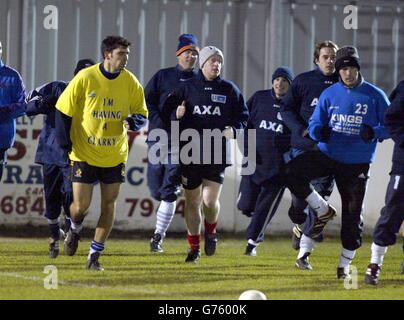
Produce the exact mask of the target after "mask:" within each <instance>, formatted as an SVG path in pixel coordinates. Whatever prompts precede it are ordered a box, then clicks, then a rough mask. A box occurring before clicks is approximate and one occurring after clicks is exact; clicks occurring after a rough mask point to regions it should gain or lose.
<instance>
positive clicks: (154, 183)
mask: <svg viewBox="0 0 404 320" xmlns="http://www.w3.org/2000/svg"><path fill="white" fill-rule="evenodd" d="M180 169H181V168H180V165H179V164H160V163H159V164H151V163H149V164H148V166H147V186H148V187H149V189H150V193H151V195H152V197H153V198H154V199H156V200H158V201H161V200H164V201H168V202H173V201H175V200H177V197H178V195H179V193H180V191H181V170H180Z"/></svg>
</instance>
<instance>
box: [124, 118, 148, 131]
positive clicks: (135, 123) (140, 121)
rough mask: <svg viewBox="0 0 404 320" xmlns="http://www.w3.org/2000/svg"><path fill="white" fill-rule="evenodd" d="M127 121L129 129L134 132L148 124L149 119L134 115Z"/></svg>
mask: <svg viewBox="0 0 404 320" xmlns="http://www.w3.org/2000/svg"><path fill="white" fill-rule="evenodd" d="M125 120H126V121H127V122H128V123H129V129H130V130H132V131H139V130H140V129H142V128H143V127H144V126H145V125H146V123H147V118H146V117H145V116H144V115H142V114H132V115H131V116H129V117H127V118H126V119H125Z"/></svg>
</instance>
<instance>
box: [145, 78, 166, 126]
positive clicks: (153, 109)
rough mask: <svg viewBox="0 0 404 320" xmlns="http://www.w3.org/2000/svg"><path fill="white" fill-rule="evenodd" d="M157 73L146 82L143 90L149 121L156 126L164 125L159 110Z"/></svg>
mask: <svg viewBox="0 0 404 320" xmlns="http://www.w3.org/2000/svg"><path fill="white" fill-rule="evenodd" d="M158 82H159V73H156V74H155V75H154V76H153V78H151V79H150V81H149V82H148V83H147V85H146V88H145V90H144V94H145V99H146V104H147V109H148V111H149V121H150V122H151V123H153V125H154V126H156V127H158V128H162V127H164V122H163V119H162V117H161V115H160V110H159V100H160V93H159V89H158V88H159V83H158Z"/></svg>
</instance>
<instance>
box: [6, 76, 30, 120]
mask: <svg viewBox="0 0 404 320" xmlns="http://www.w3.org/2000/svg"><path fill="white" fill-rule="evenodd" d="M14 82H15V85H14V88H15V90H13V92H12V97H13V100H11V101H13V102H12V103H10V104H9V105H5V106H2V107H1V108H0V115H1V116H2V118H3V119H4V118H7V119H10V118H11V119H16V118H18V117H21V116H23V115H25V109H26V104H25V86H24V82H23V81H22V78H21V76H20V75H19V74H18V73H16V77H15V78H14Z"/></svg>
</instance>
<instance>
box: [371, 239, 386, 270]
mask: <svg viewBox="0 0 404 320" xmlns="http://www.w3.org/2000/svg"><path fill="white" fill-rule="evenodd" d="M371 248H372V256H371V258H370V263H376V264H378V265H380V266H381V265H382V264H383V258H384V255H385V254H386V252H387V249H388V247H382V246H379V245H377V244H376V243H374V242H373V243H372V247H371Z"/></svg>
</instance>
